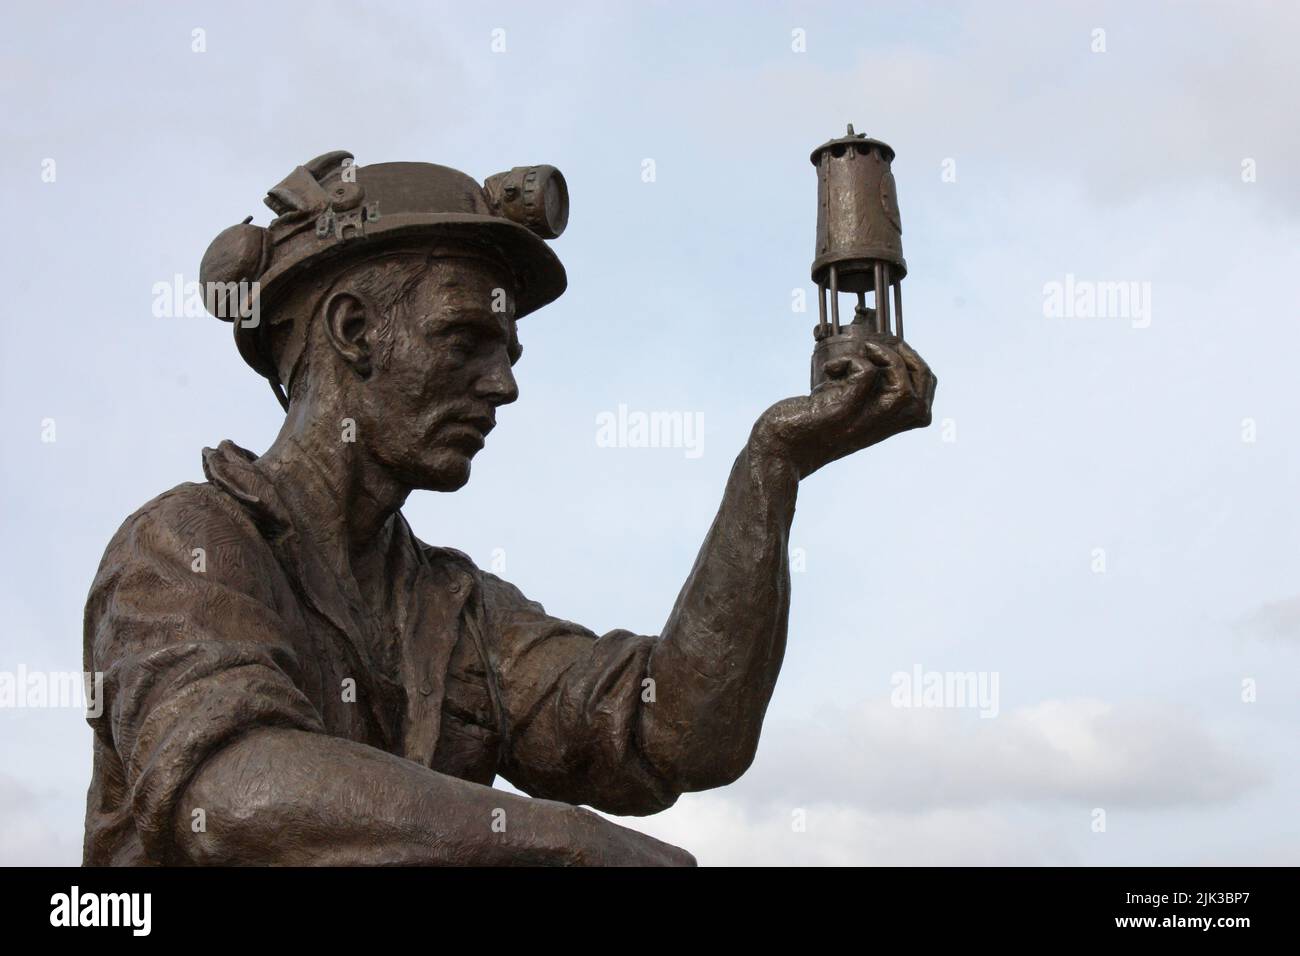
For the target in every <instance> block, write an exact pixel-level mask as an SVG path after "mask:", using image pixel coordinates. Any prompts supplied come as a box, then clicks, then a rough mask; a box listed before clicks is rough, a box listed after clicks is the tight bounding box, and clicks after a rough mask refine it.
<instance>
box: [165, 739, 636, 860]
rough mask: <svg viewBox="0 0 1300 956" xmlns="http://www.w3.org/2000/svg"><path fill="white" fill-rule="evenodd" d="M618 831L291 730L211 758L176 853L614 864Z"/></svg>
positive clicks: (186, 807) (555, 806)
mask: <svg viewBox="0 0 1300 956" xmlns="http://www.w3.org/2000/svg"><path fill="white" fill-rule="evenodd" d="M197 810H202V811H203V813H202V814H201V815H200V814H197V813H196V812H195V811H197ZM200 819H201V820H202V828H201V829H200V828H199V827H198V826H197V825H196V821H198V820H200ZM621 829H622V828H617V827H614V825H613V824H609V823H608V822H607V821H604V820H601V819H600V818H598V817H596V815H595V814H592V813H590V812H589V811H586V810H582V809H580V808H577V807H571V806H568V805H566V804H561V803H554V802H551V801H547V800H533V799H530V798H527V797H520V796H517V795H515V794H511V793H507V792H504V791H502V790H496V789H494V788H492V787H486V786H482V785H480V784H475V783H471V782H469V781H466V780H460V779H457V778H455V777H449V776H446V775H444V774H439V773H436V772H434V771H432V770H429V769H427V768H424V767H421V766H419V765H417V764H415V763H412V762H410V761H408V760H403V759H402V758H400V757H396V756H394V755H392V754H388V753H385V752H383V751H381V750H377V749H375V748H373V747H368V746H365V745H363V744H358V743H355V742H352V741H348V740H343V739H340V738H336V737H329V736H325V735H322V734H313V733H307V732H304V731H298V730H290V729H284V728H265V729H261V730H256V731H253V732H252V733H249V734H248V735H246V736H244V737H242V738H240V739H239V740H238V741H236V742H235V743H233V744H231V745H230V746H228V747H226V748H224V749H223V750H221V751H219V752H218V753H217V754H215V755H214V756H212V757H211V758H209V759H208V760H207V761H206V762H205V763H204V764H203V766H202V767H201V768H200V770H199V772H198V773H197V774H196V776H195V778H194V780H193V781H192V782H191V784H190V786H189V787H188V789H187V791H186V793H185V795H184V797H183V798H182V800H181V801H180V803H179V805H178V807H177V810H176V818H175V839H176V845H177V847H178V849H179V850H180V852H181V853H182V855H183V856H185V857H186V858H187V859H188V860H189V861H190V862H194V863H200V864H236V863H237V864H278V865H304V864H327V865H358V864H360V865H430V864H452V865H483V866H490V865H501V864H522V865H548V864H558V865H566V864H581V863H592V862H601V863H608V862H620V860H619V859H618V858H617V857H618V854H617V853H616V852H611V850H618V849H620V847H618V846H613V845H612V844H617V843H618V842H619V840H621V839H622V835H621V834H612V833H611V830H621ZM196 831H197V832H196ZM637 836H639V835H637ZM644 839H646V840H648V839H649V838H644Z"/></svg>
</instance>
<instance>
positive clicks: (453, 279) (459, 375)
mask: <svg viewBox="0 0 1300 956" xmlns="http://www.w3.org/2000/svg"><path fill="white" fill-rule="evenodd" d="M367 325H370V323H369V322H367ZM371 327H372V328H373V326H371ZM385 335H386V336H391V341H390V342H388V343H383V344H382V348H383V349H384V352H385V355H384V358H383V360H382V361H375V362H374V363H373V366H372V368H371V370H370V374H369V375H368V376H366V378H365V380H364V382H363V383H362V384H361V388H360V392H361V393H362V396H363V399H362V404H363V406H364V409H365V412H364V417H365V421H364V422H361V421H359V422H358V426H359V428H358V439H359V440H360V441H363V442H365V444H366V446H367V450H368V451H369V452H370V455H371V458H372V459H373V460H375V461H377V462H378V463H379V464H381V465H382V466H383V467H385V468H386V469H388V470H389V472H390V473H391V474H392V475H393V476H394V477H395V478H396V479H397V480H399V481H401V482H402V483H403V484H406V485H409V486H410V487H412V488H424V489H428V490H433V491H454V490H456V489H457V488H460V487H461V486H463V485H464V484H465V483H466V482H467V481H468V480H469V472H470V460H471V459H472V458H473V457H474V455H475V454H477V453H478V451H479V450H480V449H481V448H482V447H483V445H484V441H485V439H486V438H487V434H488V432H490V431H491V430H492V429H493V427H495V425H496V409H497V406H499V405H505V404H508V403H510V402H513V401H514V400H515V399H516V398H518V397H519V388H518V386H517V385H516V383H515V378H514V374H513V373H512V372H511V367H512V366H513V365H514V363H515V362H516V361H518V359H519V356H520V353H521V348H520V346H519V340H518V338H517V336H516V331H515V317H514V290H513V286H512V283H511V280H510V279H509V277H508V274H507V273H506V272H505V270H504V269H502V268H500V267H498V266H496V265H495V264H494V263H492V262H490V261H488V260H482V259H439V260H435V261H434V262H433V263H432V265H431V266H430V268H429V270H428V272H427V273H426V274H425V275H424V276H423V278H421V279H420V280H419V282H418V284H417V285H416V287H415V288H413V289H412V290H411V291H410V293H409V294H408V295H407V296H406V297H405V298H404V300H403V303H402V307H401V308H400V309H398V310H397V312H396V313H395V315H394V316H393V317H392V319H391V321H390V322H389V323H388V324H387V329H386V331H385ZM371 348H372V350H373V349H374V348H375V345H374V343H371Z"/></svg>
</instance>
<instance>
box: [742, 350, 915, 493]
mask: <svg viewBox="0 0 1300 956" xmlns="http://www.w3.org/2000/svg"><path fill="white" fill-rule="evenodd" d="M825 371H826V377H827V380H826V381H825V382H824V383H822V384H821V385H819V386H817V388H815V389H814V390H813V392H812V394H811V395H805V396H799V397H797V398H787V399H785V400H784V401H780V402H777V403H776V404H775V405H773V406H772V407H771V408H769V409H768V410H767V411H765V412H764V413H763V414H762V415H761V416H759V419H758V422H757V423H755V425H754V430H753V433H752V434H751V436H750V445H751V448H753V449H754V450H756V451H757V452H759V453H760V454H767V455H774V456H776V457H778V458H780V459H782V460H785V461H788V462H789V463H790V464H791V465H793V466H794V468H795V469H796V471H797V473H798V475H799V477H800V478H801V479H802V478H806V477H807V476H808V475H811V474H812V473H813V472H815V471H816V470H817V469H819V468H821V467H822V466H823V465H826V464H829V463H830V462H832V461H835V460H836V459H839V458H843V457H844V456H845V455H850V454H852V453H853V452H855V451H859V450H861V449H863V448H866V447H867V446H869V445H874V444H876V443H877V442H881V441H884V440H885V439H886V438H888V437H889V436H890V435H896V434H898V433H899V432H904V431H908V430H910V429H913V428H924V427H925V426H927V425H929V424H930V406H931V404H932V403H933V401H934V390H935V385H936V383H937V379H936V378H935V375H934V373H933V372H931V371H930V367H929V366H928V365H926V364H925V360H924V359H923V358H921V356H920V355H918V354H917V353H916V351H915V350H913V348H912V347H911V346H910V345H908V344H907V343H906V342H904V341H903V340H902V339H900V338H898V337H897V336H893V335H889V336H876V337H873V338H870V339H864V340H863V341H862V343H861V348H860V349H859V350H858V351H857V352H855V353H854V354H851V355H847V356H841V357H839V358H834V359H831V360H830V361H828V362H827V363H826V365H825Z"/></svg>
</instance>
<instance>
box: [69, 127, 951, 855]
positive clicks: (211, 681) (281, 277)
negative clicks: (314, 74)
mask: <svg viewBox="0 0 1300 956" xmlns="http://www.w3.org/2000/svg"><path fill="white" fill-rule="evenodd" d="M870 143H873V144H874V143H875V141H870ZM850 146H851V147H852V144H850ZM870 148H871V149H875V152H874V153H870V154H868V153H864V154H863V161H864V162H868V161H869V162H870V163H872V164H874V165H873V166H872V169H873V170H874V172H875V173H876V174H878V175H876V178H875V180H873V182H874V183H875V187H874V188H875V189H876V190H877V196H876V198H875V200H874V202H875V203H876V204H877V205H879V203H880V196H879V190H880V189H881V183H882V182H883V179H884V175H885V174H887V173H888V169H887V168H884V169H882V168H880V164H881V163H882V162H883V163H884V164H885V167H887V160H886V159H885V156H886V153H885V152H884V151H882V150H881V149H880V148H879V145H876V146H872V147H870ZM887 149H888V148H887V147H885V150H887ZM888 156H889V157H891V158H892V152H889V153H888ZM889 187H890V188H892V176H891V177H890V178H889ZM845 201H846V202H847V200H845ZM890 201H892V195H891V196H888V197H887V198H886V200H885V202H886V206H885V207H882V208H884V209H885V211H886V213H887V212H888V211H889V208H888V203H889V202H890ZM267 203H268V205H270V206H271V208H272V209H273V210H274V212H275V213H276V214H277V218H276V219H275V220H274V221H273V222H272V223H271V224H270V226H269V227H267V228H261V227H258V226H254V225H252V224H251V223H249V222H245V223H241V224H240V225H237V226H233V227H231V228H230V229H228V230H226V231H225V232H223V233H222V234H221V235H220V236H219V237H218V239H217V240H215V241H214V243H213V245H212V247H211V248H210V249H209V251H208V254H207V255H206V256H205V257H204V262H203V267H202V274H201V277H200V278H201V281H202V282H203V283H204V284H205V288H206V289H208V290H209V293H210V294H209V298H208V302H209V308H210V309H211V310H212V311H213V312H214V313H217V314H219V317H221V318H225V319H228V320H232V321H233V324H234V326H235V333H236V340H237V344H238V347H239V350H240V353H241V355H243V357H244V358H245V360H246V361H247V362H248V363H249V364H250V365H251V366H252V367H253V368H254V369H255V370H257V371H258V372H259V373H260V374H261V375H263V376H264V377H266V378H267V379H268V380H269V381H270V382H271V383H272V386H273V388H274V389H275V390H276V393H277V395H278V396H279V397H280V398H281V400H282V402H283V403H284V404H285V406H286V409H287V412H286V417H285V421H284V426H283V428H282V429H281V430H280V433H279V435H278V437H277V438H276V439H275V441H274V442H273V443H272V445H271V447H270V448H268V449H267V450H266V451H265V452H264V453H263V454H261V455H260V456H259V455H254V454H252V453H251V452H248V451H246V450H244V449H242V448H240V447H238V446H236V445H234V444H232V443H230V442H222V443H221V444H220V445H219V447H217V448H216V449H207V450H205V451H204V454H203V468H204V473H205V475H206V477H207V480H206V481H204V482H201V483H186V484H182V485H180V486H178V487H176V488H173V489H172V490H170V491H167V492H165V493H163V494H162V495H160V496H158V497H157V498H155V499H153V500H152V501H150V502H149V503H148V504H146V505H144V507H142V508H141V509H140V510H139V511H137V512H136V513H135V514H133V515H132V516H131V517H129V518H128V519H127V520H126V522H125V523H124V524H123V525H122V527H121V529H120V530H119V531H118V532H117V534H116V535H115V536H114V538H113V540H112V541H111V542H110V543H109V545H108V549H107V551H106V553H105V555H104V559H103V562H102V564H101V566H100V569H99V572H98V574H97V576H96V578H95V581H94V583H93V585H92V587H91V591H90V596H89V599H88V601H87V605H86V613H85V667H86V670H87V671H92V672H102V673H103V674H104V675H105V680H104V699H105V707H104V710H103V714H102V715H101V716H99V717H97V718H94V719H92V720H91V724H92V727H93V729H94V777H93V780H92V783H91V786H90V792H89V795H88V804H87V810H86V834H85V847H84V860H85V862H86V863H87V864H266V863H271V864H304V863H310V864H653V865H661V864H666V865H688V864H691V863H693V862H694V860H693V858H692V856H691V855H690V854H689V853H688V852H686V851H684V850H681V849H678V848H676V847H673V846H670V845H667V844H665V843H663V842H660V841H658V840H655V839H652V838H650V837H648V836H645V835H643V834H641V833H638V832H636V831H633V830H630V829H627V828H625V827H621V826H618V825H616V824H614V823H611V822H609V821H607V820H605V819H604V818H603V817H601V816H599V815H597V814H595V813H592V812H591V811H589V810H586V809H583V808H581V807H580V806H578V805H580V804H586V805H589V806H592V807H596V808H598V809H600V810H603V811H608V812H610V813H614V814H650V813H655V812H658V811H660V810H663V809H664V808H666V807H669V806H671V805H672V804H673V802H674V801H675V800H676V799H677V798H678V796H679V795H680V794H682V793H684V792H689V791H698V790H705V789H708V788H711V787H720V786H723V785H725V784H728V783H730V782H732V781H734V780H736V779H737V778H738V777H739V776H740V775H741V774H742V773H744V772H745V770H746V769H747V768H748V767H749V765H750V762H751V761H752V760H753V758H754V754H755V751H756V748H757V746H758V741H759V733H760V731H761V728H762V724H763V717H764V713H765V711H766V708H767V704H768V701H769V699H770V697H771V694H772V690H773V687H774V685H775V682H776V679H777V674H778V672H779V670H780V667H781V661H782V657H783V654H784V652H785V645H786V628H787V617H788V611H789V601H790V575H789V569H788V562H787V549H788V536H789V531H790V525H791V521H792V519H793V516H794V509H795V497H796V492H797V490H798V486H799V482H800V480H801V479H803V478H805V477H807V476H808V475H810V474H812V473H813V472H815V471H817V470H818V469H819V468H821V467H823V466H824V465H826V464H828V463H830V462H832V461H835V460H837V459H839V458H842V457H844V456H845V455H849V454H851V453H853V452H855V451H859V450H861V449H863V448H866V447H868V446H870V445H873V444H875V443H877V442H880V441H882V440H884V439H886V438H888V437H889V436H891V435H894V434H897V433H899V432H903V431H906V430H908V429H912V428H917V427H921V426H924V425H927V424H928V423H929V421H930V406H931V402H932V399H933V395H934V389H935V379H934V376H933V375H932V374H931V373H930V370H929V369H928V368H927V366H926V364H925V363H924V362H923V361H922V359H921V358H920V357H919V356H918V355H917V354H916V353H915V352H914V351H913V350H912V349H911V348H910V347H909V346H908V345H907V344H906V343H905V342H903V341H902V340H901V338H899V337H897V336H896V335H891V334H888V332H887V329H888V323H887V321H886V323H885V326H886V327H885V330H880V329H878V328H871V329H867V330H865V331H868V332H870V333H872V334H864V335H860V336H859V335H852V336H850V335H844V336H840V338H841V339H842V340H843V341H842V342H840V343H838V344H837V351H836V352H835V354H834V355H833V356H832V357H830V358H828V359H827V360H826V361H825V362H824V363H822V365H821V367H818V368H815V369H814V378H815V381H816V383H817V384H816V387H815V388H814V389H813V391H812V393H811V394H809V395H801V396H798V397H794V398H788V399H785V400H783V401H780V402H777V403H776V404H774V405H773V406H772V407H771V408H769V409H768V410H767V411H766V412H764V413H763V414H762V416H760V418H759V419H758V421H757V422H756V423H755V425H754V426H753V429H752V431H751V433H750V435H749V437H748V440H747V441H746V442H745V444H744V447H742V448H741V449H740V452H739V454H738V456H737V458H736V461H735V465H734V467H733V468H732V470H731V474H730V477H729V479H728V481H727V485H726V490H725V492H724V494H723V497H722V502H721V505H720V507H719V509H718V514H717V518H716V520H715V521H714V523H713V525H712V527H711V528H710V529H709V531H708V534H707V536H706V538H705V540H704V542H703V545H702V546H701V548H700V552H699V557H698V559H697V561H696V563H695V566H694V568H693V569H692V571H691V573H690V575H689V577H688V578H687V580H686V582H685V583H684V585H683V586H682V589H681V592H680V594H679V596H678V598H677V601H676V604H675V606H674V607H673V610H672V612H671V614H670V615H669V617H668V620H667V621H666V622H665V623H664V625H663V628H662V630H661V632H660V633H659V634H658V635H642V634H634V633H631V632H629V631H625V630H614V631H611V632H609V633H606V634H603V635H597V634H595V633H593V632H592V631H590V630H588V629H587V628H584V627H582V626H581V625H579V624H575V623H573V622H570V621H565V620H561V619H559V618H556V617H552V616H551V615H548V614H547V613H546V611H545V610H544V608H543V607H542V605H541V604H538V603H537V602H536V601H533V600H530V599H529V598H527V597H525V596H524V595H523V594H522V593H520V591H519V590H518V589H517V588H515V587H514V586H513V585H511V584H510V583H508V582H506V581H504V580H501V579H500V578H498V577H497V576H495V575H493V574H490V573H488V572H486V571H483V570H480V569H479V568H477V567H475V565H474V564H473V562H472V561H470V559H469V558H468V557H467V556H466V555H464V554H462V553H460V552H459V551H455V550H452V549H449V548H445V547H435V546H431V545H427V544H425V543H423V542H422V541H420V540H419V539H418V538H417V537H416V536H415V534H414V533H413V532H412V530H411V528H410V527H409V526H408V525H407V523H406V521H405V519H404V518H403V516H402V513H401V510H400V509H401V507H402V505H403V503H404V502H405V501H406V498H407V496H408V495H409V494H410V493H411V492H412V491H413V490H416V489H426V490H433V491H442V492H452V491H455V490H457V489H459V488H461V487H462V486H464V485H465V483H466V482H467V481H468V480H469V477H470V462H471V460H472V459H473V457H474V455H475V453H476V452H477V451H478V450H479V449H480V448H482V447H483V443H484V440H485V438H486V437H487V435H488V433H489V432H490V431H491V430H492V429H493V427H494V426H495V424H496V411H497V409H498V408H499V407H500V406H502V405H505V404H508V403H510V402H513V401H515V400H516V398H518V394H519V393H518V389H517V386H516V383H515V379H514V375H513V374H512V366H513V365H514V364H515V362H516V361H517V360H518V359H519V357H520V352H521V349H520V346H519V340H518V336H517V325H516V323H517V321H518V320H519V319H520V318H522V317H523V316H524V315H526V314H528V313H530V312H533V311H535V310H536V309H539V308H541V307H542V306H544V305H545V304H547V303H548V302H550V301H552V300H554V299H555V298H556V297H558V296H559V295H560V294H561V293H562V292H563V291H564V288H565V284H566V279H565V273H564V269H563V267H562V266H561V265H560V262H559V260H558V258H557V257H556V256H555V254H554V253H553V252H552V251H551V249H550V247H549V246H548V245H547V243H546V241H544V240H545V239H549V238H553V237H554V236H557V235H558V234H559V233H560V232H561V231H563V229H564V225H565V223H566V221H567V217H568V192H567V187H566V185H565V183H564V180H563V178H562V177H561V176H560V175H559V173H558V172H557V171H556V170H554V169H553V168H551V167H517V168H515V169H512V170H510V171H509V172H507V173H502V174H498V175H497V176H494V177H490V178H489V179H488V181H487V183H486V185H485V186H481V185H479V183H478V182H476V181H475V180H473V179H471V178H470V177H469V176H466V175H464V174H462V173H459V172H457V171H455V170H452V169H448V168H446V167H443V166H435V165H431V164H425V163H387V164H380V165H373V166H368V167H361V166H356V165H355V164H353V162H352V157H351V156H350V155H349V154H347V153H343V152H337V153H329V154H326V155H324V156H321V157H318V158H317V159H316V160H313V161H312V162H310V163H307V164H306V165H304V166H300V167H298V168H297V169H295V170H294V171H293V173H291V174H290V175H289V176H288V177H286V178H285V180H284V181H282V182H281V183H280V184H278V185H277V186H275V187H274V188H273V189H272V190H271V191H270V195H269V197H268V199H267ZM844 208H850V209H851V208H854V207H853V206H852V204H851V203H849V204H848V205H845V206H844ZM896 209H897V207H896V204H895V205H894V206H893V210H894V212H895V214H896ZM888 238H889V237H888V236H885V239H888ZM832 251H833V250H832ZM848 251H849V252H850V253H853V252H854V249H849V250H848ZM861 251H862V250H860V249H859V250H857V252H861ZM866 251H867V252H871V253H872V254H874V255H877V256H879V257H883V259H884V260H888V259H889V257H890V256H891V255H893V252H892V247H890V246H888V243H886V244H885V245H884V246H880V245H876V246H871V247H870V248H868V249H867V250H866ZM897 251H898V255H897V262H898V268H897V270H896V272H895V277H896V278H901V274H902V269H903V268H904V267H903V266H902V265H901V261H902V260H901V245H899V246H898V249H897ZM829 261H830V260H827V262H829ZM829 272H830V266H829V265H826V264H823V266H822V267H821V272H819V273H818V275H819V276H820V278H819V279H818V281H819V282H830V281H836V280H831V279H830V278H829ZM845 275H846V276H848V277H849V279H848V283H847V287H848V288H850V290H858V289H866V288H869V287H872V284H873V283H875V282H883V284H882V285H879V286H876V287H877V288H885V287H887V286H888V284H889V282H888V279H887V278H886V279H884V280H881V279H877V278H876V276H875V275H874V274H873V275H868V274H867V273H865V272H863V271H861V270H853V269H849V270H847V271H846V272H845ZM865 314H866V313H865V312H863V313H861V315H860V318H861V317H862V316H864V315H865ZM836 315H838V313H836ZM837 324H838V323H837ZM857 324H858V325H859V326H864V325H866V322H864V321H859V322H858V323H857ZM837 331H838V330H837ZM580 531H581V529H580V528H575V529H574V532H575V533H580ZM846 531H847V533H851V534H863V533H865V531H866V529H861V528H853V529H846ZM498 775H500V776H502V777H504V778H505V779H506V780H509V781H510V782H511V783H512V784H514V785H515V786H516V787H517V788H518V789H519V790H521V791H523V792H524V793H526V794H529V795H530V796H518V795H515V794H511V793H507V792H504V791H501V790H498V789H494V788H493V787H492V786H491V784H492V782H493V780H494V779H495V778H496V777H497V776H498Z"/></svg>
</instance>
